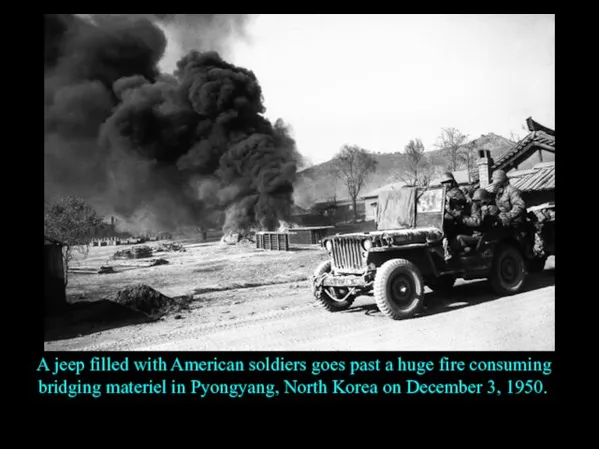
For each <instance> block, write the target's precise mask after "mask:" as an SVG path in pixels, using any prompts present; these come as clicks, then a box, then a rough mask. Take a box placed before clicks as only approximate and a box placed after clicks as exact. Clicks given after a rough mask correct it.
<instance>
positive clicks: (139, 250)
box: [112, 245, 152, 260]
mask: <svg viewBox="0 0 599 449" xmlns="http://www.w3.org/2000/svg"><path fill="white" fill-rule="evenodd" d="M148 257H152V248H150V247H149V246H146V245H142V246H134V247H132V248H127V249H123V250H121V251H117V252H116V253H114V254H113V256H112V259H113V260H116V259H146V258H148Z"/></svg>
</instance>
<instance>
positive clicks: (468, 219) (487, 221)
mask: <svg viewBox="0 0 599 449" xmlns="http://www.w3.org/2000/svg"><path fill="white" fill-rule="evenodd" d="M498 215H499V208H498V207H497V206H496V205H495V204H493V197H492V195H491V194H490V193H489V192H487V191H486V190H485V189H478V190H476V192H474V195H473V196H472V210H471V213H470V216H463V217H462V224H463V225H464V226H466V227H468V228H470V229H473V232H472V235H469V234H459V235H458V236H457V241H458V243H459V245H460V247H461V248H464V250H465V252H468V251H470V248H471V247H472V246H475V245H476V244H477V243H478V242H479V240H480V239H481V237H482V235H483V233H484V232H486V231H487V230H488V229H489V228H491V227H492V226H495V225H496V224H497V223H498V220H499V217H498Z"/></svg>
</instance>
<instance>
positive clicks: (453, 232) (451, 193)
mask: <svg viewBox="0 0 599 449" xmlns="http://www.w3.org/2000/svg"><path fill="white" fill-rule="evenodd" d="M441 185H443V186H446V191H445V234H446V236H447V237H446V238H445V241H444V247H445V259H446V260H449V259H450V258H451V252H450V251H449V249H450V248H451V249H453V250H454V251H455V250H456V249H459V242H458V241H457V240H456V237H457V235H458V234H459V233H460V228H461V227H462V225H461V216H462V214H464V209H465V208H466V206H467V200H466V195H464V192H462V190H461V189H460V188H459V186H458V183H457V182H456V180H455V178H454V177H453V175H452V174H451V173H449V172H446V173H444V174H443V177H442V178H441Z"/></svg>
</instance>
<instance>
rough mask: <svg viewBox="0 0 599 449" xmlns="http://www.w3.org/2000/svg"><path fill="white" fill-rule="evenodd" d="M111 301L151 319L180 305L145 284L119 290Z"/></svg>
mask: <svg viewBox="0 0 599 449" xmlns="http://www.w3.org/2000/svg"><path fill="white" fill-rule="evenodd" d="M113 301H114V302H116V303H118V304H121V305H123V306H127V307H130V308H131V309H134V310H138V311H140V312H143V313H145V314H147V315H150V316H153V317H155V316H160V315H163V314H165V313H167V312H171V311H173V310H174V309H176V308H177V307H178V306H179V307H180V306H181V305H182V304H181V303H179V302H178V301H177V300H175V299H173V298H169V297H168V296H165V295H163V294H162V293H160V292H159V291H157V290H154V289H153V288H152V287H150V286H148V285H145V284H137V285H131V286H127V287H125V288H123V289H122V290H119V292H118V293H117V294H116V297H115V298H114V299H113Z"/></svg>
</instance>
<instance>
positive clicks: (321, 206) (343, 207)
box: [312, 198, 366, 223]
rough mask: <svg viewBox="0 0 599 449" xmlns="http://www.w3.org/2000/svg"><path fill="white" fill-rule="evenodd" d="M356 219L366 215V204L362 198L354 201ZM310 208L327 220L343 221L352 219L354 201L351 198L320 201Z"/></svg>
mask: <svg viewBox="0 0 599 449" xmlns="http://www.w3.org/2000/svg"><path fill="white" fill-rule="evenodd" d="M356 208H357V215H358V219H362V218H364V216H365V215H366V206H365V202H364V200H363V198H358V199H357V201H356ZM312 210H313V211H314V212H315V213H316V214H317V215H319V216H321V217H323V218H325V221H327V222H336V223H340V222H345V221H352V220H353V219H354V217H355V215H354V203H353V201H352V200H348V199H344V200H336V201H321V202H318V203H315V204H314V206H313V207H312Z"/></svg>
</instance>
